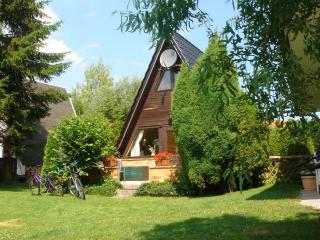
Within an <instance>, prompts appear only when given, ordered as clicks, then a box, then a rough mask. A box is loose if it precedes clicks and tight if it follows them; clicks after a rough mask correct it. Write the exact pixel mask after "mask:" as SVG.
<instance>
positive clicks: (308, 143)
mask: <svg viewBox="0 0 320 240" xmlns="http://www.w3.org/2000/svg"><path fill="white" fill-rule="evenodd" d="M289 124H290V123H289ZM268 145H269V151H270V152H271V153H272V155H279V156H286V155H289V156H290V155H309V154H311V153H312V152H313V151H314V150H313V149H314V146H313V140H312V138H311V136H308V134H303V135H301V134H297V129H292V128H281V127H277V126H276V127H274V128H272V129H270V134H269V142H268Z"/></svg>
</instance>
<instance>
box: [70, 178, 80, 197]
mask: <svg viewBox="0 0 320 240" xmlns="http://www.w3.org/2000/svg"><path fill="white" fill-rule="evenodd" d="M68 189H69V192H70V194H71V195H73V196H75V197H78V195H79V194H78V190H77V185H76V183H75V180H74V178H72V177H70V178H69V181H68Z"/></svg>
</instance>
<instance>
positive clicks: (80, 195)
mask: <svg viewBox="0 0 320 240" xmlns="http://www.w3.org/2000/svg"><path fill="white" fill-rule="evenodd" d="M75 181H76V187H77V191H78V198H81V199H83V200H85V199H86V196H85V193H84V188H83V186H82V183H81V181H80V179H79V178H76V179H75Z"/></svg>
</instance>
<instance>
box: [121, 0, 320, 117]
mask: <svg viewBox="0 0 320 240" xmlns="http://www.w3.org/2000/svg"><path fill="white" fill-rule="evenodd" d="M128 2H129V3H132V4H131V5H130V4H128V6H129V7H128V9H127V11H126V12H123V13H121V27H120V28H121V30H122V31H129V32H135V31H144V32H146V33H149V34H151V37H152V43H153V45H154V44H155V43H156V42H158V41H159V40H160V39H170V38H171V34H172V33H174V32H177V31H178V30H181V29H182V30H189V29H191V28H193V27H194V26H195V25H196V24H197V23H203V24H204V25H205V26H206V27H207V28H208V30H209V34H211V30H210V28H212V26H211V23H212V21H211V18H210V16H209V15H208V14H207V13H206V12H204V11H202V10H200V9H199V7H198V4H199V2H201V1H198V0H184V1H182V0H164V1H157V0H134V1H131V0H129V1H128ZM227 2H228V3H229V4H232V5H233V8H234V9H235V10H236V12H237V14H238V15H237V16H236V17H234V18H233V19H231V20H230V21H229V22H227V23H226V26H225V29H224V37H225V39H224V40H225V42H226V43H228V44H230V46H231V48H230V49H231V53H232V58H233V60H234V62H235V63H236V64H237V70H238V72H239V74H240V77H241V78H242V79H243V83H244V86H243V87H244V88H245V90H246V93H247V94H248V96H249V97H250V99H251V100H252V101H253V102H254V103H256V104H257V107H258V109H259V110H260V112H261V113H263V114H264V117H265V118H268V119H270V120H273V118H279V117H282V118H283V117H286V116H290V117H294V116H305V115H313V114H314V113H315V110H316V109H315V108H314V106H313V105H312V104H311V103H310V89H312V88H315V87H316V86H317V84H316V83H317V80H318V79H319V77H320V70H319V68H314V70H311V68H309V66H307V68H304V67H302V66H301V61H300V60H301V59H300V57H301V56H297V55H296V53H295V52H294V51H292V48H291V47H292V46H291V45H290V41H291V40H294V39H296V38H297V37H298V34H300V33H304V36H303V37H302V40H303V44H304V47H303V48H302V49H301V50H303V51H304V54H305V55H306V56H307V57H308V58H309V59H308V60H307V61H309V60H312V61H315V62H319V61H320V50H319V49H320V35H319V32H320V15H319V14H318V12H319V9H320V2H319V0H286V1H279V0H269V1H258V0H230V1H227ZM211 4H212V5H214V2H213V1H212V3H211ZM212 17H214V16H212ZM200 25H201V24H200ZM300 37H301V36H300ZM310 64H312V63H311V62H310ZM249 66H250V67H249ZM207 68H208V69H210V65H209V64H208V66H207Z"/></svg>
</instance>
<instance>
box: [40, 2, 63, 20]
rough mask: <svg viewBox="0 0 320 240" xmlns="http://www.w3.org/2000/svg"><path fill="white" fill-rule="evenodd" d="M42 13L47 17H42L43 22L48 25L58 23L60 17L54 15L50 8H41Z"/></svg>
mask: <svg viewBox="0 0 320 240" xmlns="http://www.w3.org/2000/svg"><path fill="white" fill-rule="evenodd" d="M43 12H44V13H45V14H46V15H47V16H46V17H43V20H44V21H47V22H49V23H55V22H58V21H60V17H59V16H58V14H56V13H55V12H54V11H53V10H52V9H51V8H50V7H48V6H45V7H44V8H43Z"/></svg>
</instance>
